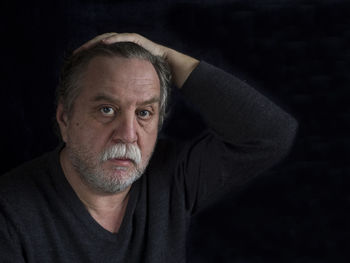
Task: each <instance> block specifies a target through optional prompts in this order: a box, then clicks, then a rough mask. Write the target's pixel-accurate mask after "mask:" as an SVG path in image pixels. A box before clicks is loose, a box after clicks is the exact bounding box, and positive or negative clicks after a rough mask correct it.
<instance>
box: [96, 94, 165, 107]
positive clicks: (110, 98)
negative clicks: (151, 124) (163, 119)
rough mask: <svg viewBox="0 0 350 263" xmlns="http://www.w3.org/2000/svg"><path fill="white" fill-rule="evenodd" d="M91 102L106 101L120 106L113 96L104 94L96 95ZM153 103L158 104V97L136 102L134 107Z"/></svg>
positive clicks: (119, 102)
mask: <svg viewBox="0 0 350 263" xmlns="http://www.w3.org/2000/svg"><path fill="white" fill-rule="evenodd" d="M91 101H93V102H99V101H108V102H111V103H113V104H117V105H119V104H121V101H120V100H119V99H118V98H117V97H115V96H113V95H110V94H107V93H105V92H99V93H97V94H96V96H94V97H93V98H92V99H91ZM154 103H158V104H159V103H160V98H159V96H154V97H152V98H150V99H146V100H143V101H138V102H136V105H137V106H144V105H149V104H154Z"/></svg>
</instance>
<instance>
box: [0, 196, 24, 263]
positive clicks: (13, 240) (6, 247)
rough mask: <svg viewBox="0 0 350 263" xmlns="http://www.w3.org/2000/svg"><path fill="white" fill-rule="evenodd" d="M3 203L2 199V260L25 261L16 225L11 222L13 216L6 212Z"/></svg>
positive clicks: (0, 249)
mask: <svg viewBox="0 0 350 263" xmlns="http://www.w3.org/2000/svg"><path fill="white" fill-rule="evenodd" d="M3 204H4V202H2V200H1V199H0V237H1V238H0V255H1V262H8V263H10V262H19V263H20V262H25V260H24V258H23V256H22V249H21V246H20V242H19V239H18V236H17V233H16V230H15V226H14V224H13V223H11V221H12V220H10V218H11V216H10V215H9V214H8V213H7V212H6V209H4V205H3Z"/></svg>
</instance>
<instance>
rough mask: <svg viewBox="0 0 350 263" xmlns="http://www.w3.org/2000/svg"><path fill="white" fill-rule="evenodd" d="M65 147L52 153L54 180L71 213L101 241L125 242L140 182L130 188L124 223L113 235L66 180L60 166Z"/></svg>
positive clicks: (130, 228)
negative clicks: (62, 151)
mask: <svg viewBox="0 0 350 263" xmlns="http://www.w3.org/2000/svg"><path fill="white" fill-rule="evenodd" d="M63 147H64V145H60V146H59V147H57V148H56V150H55V151H54V152H53V153H52V156H51V158H50V159H51V160H50V161H51V165H50V167H52V168H53V170H52V172H51V173H50V174H51V175H52V177H53V178H52V179H53V181H54V183H55V185H56V187H57V191H58V194H59V195H60V196H61V198H62V199H63V200H64V202H65V203H66V204H67V207H68V209H69V210H70V211H69V212H70V213H72V214H73V215H74V218H75V219H76V220H77V221H78V222H79V223H80V224H81V225H82V226H83V227H84V228H85V230H86V232H87V233H89V234H90V235H93V236H95V237H97V238H99V239H104V240H108V241H110V242H120V240H121V241H122V240H125V239H126V237H125V235H126V234H127V233H128V232H130V231H132V229H133V228H132V222H133V220H132V218H131V217H132V214H133V211H134V210H135V207H136V200H137V192H138V191H137V189H138V188H139V182H140V180H137V181H136V182H134V183H133V184H132V186H131V188H130V190H129V191H130V192H129V200H128V204H127V207H126V210H125V214H124V217H123V220H122V223H121V225H120V227H119V231H118V233H111V232H110V231H108V230H106V229H105V228H103V227H102V226H101V225H100V224H99V223H98V222H97V221H96V220H95V219H94V218H93V217H92V216H91V214H90V213H89V211H88V210H87V208H86V207H85V205H84V204H83V202H82V201H81V200H80V199H79V197H78V195H77V194H76V193H75V191H74V189H73V188H72V186H71V185H70V184H69V182H68V180H67V179H66V177H65V175H64V173H63V169H62V167H61V164H60V152H61V150H62V149H63Z"/></svg>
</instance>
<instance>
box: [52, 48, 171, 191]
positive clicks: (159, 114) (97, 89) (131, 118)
mask: <svg viewBox="0 0 350 263" xmlns="http://www.w3.org/2000/svg"><path fill="white" fill-rule="evenodd" d="M169 79H170V72H169V68H168V66H167V64H166V63H165V62H164V60H163V59H162V58H159V57H155V56H153V55H151V54H150V53H149V52H148V51H146V50H145V49H143V48H142V47H139V46H138V45H136V44H133V43H125V42H124V43H115V44H111V45H102V44H101V45H97V46H95V47H92V48H90V49H88V50H83V51H81V52H79V53H78V54H76V55H74V56H73V57H71V58H70V59H69V60H68V61H67V62H66V64H65V66H64V68H63V71H62V76H61V82H60V86H59V89H58V92H57V95H58V107H57V122H58V124H59V127H60V132H61V137H62V139H63V141H64V142H65V143H66V145H65V151H64V152H65V153H66V157H67V160H69V162H70V164H71V166H72V167H73V168H74V171H75V172H76V173H77V174H78V175H79V176H80V178H81V179H82V180H83V182H85V183H86V184H87V185H88V186H89V187H90V188H93V189H94V190H96V191H99V192H103V193H116V192H119V191H122V190H124V189H126V188H127V187H128V186H130V185H131V184H132V183H133V182H134V181H135V180H136V179H137V178H139V177H140V176H141V174H142V173H143V171H144V169H145V168H146V166H147V164H148V161H149V159H150V157H151V155H152V153H153V150H154V146H155V143H156V140H157V134H158V129H159V127H160V126H161V124H162V122H163V119H164V116H165V107H166V102H167V95H168V86H169Z"/></svg>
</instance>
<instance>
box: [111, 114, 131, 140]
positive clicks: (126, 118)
mask: <svg viewBox="0 0 350 263" xmlns="http://www.w3.org/2000/svg"><path fill="white" fill-rule="evenodd" d="M117 122H118V123H117V125H116V126H115V129H114V134H113V140H114V141H116V142H122V143H134V142H136V141H137V132H136V127H137V122H136V118H135V115H134V114H121V115H120V116H119V119H118V120H117Z"/></svg>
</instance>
